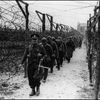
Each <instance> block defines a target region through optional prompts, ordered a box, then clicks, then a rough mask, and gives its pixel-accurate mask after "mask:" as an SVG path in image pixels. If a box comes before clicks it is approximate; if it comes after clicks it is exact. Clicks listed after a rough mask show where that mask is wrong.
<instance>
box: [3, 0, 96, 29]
mask: <svg viewBox="0 0 100 100" xmlns="http://www.w3.org/2000/svg"><path fill="white" fill-rule="evenodd" d="M24 1H25V0H24ZM6 2H7V1H6ZM26 2H27V3H29V11H31V15H32V12H33V13H35V10H38V11H40V12H42V13H47V14H50V15H52V16H53V18H54V19H53V20H54V22H57V23H61V24H65V25H69V26H72V27H74V28H77V23H79V22H80V23H86V22H87V20H88V19H89V14H92V15H93V9H94V6H95V5H97V1H39V0H36V1H26ZM10 3H11V2H10ZM15 3H16V2H15ZM3 7H6V5H4V6H3Z"/></svg>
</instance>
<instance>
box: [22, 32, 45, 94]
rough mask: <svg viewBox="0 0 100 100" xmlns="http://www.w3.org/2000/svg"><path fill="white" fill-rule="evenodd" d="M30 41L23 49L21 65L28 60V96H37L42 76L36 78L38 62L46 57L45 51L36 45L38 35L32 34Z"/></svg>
mask: <svg viewBox="0 0 100 100" xmlns="http://www.w3.org/2000/svg"><path fill="white" fill-rule="evenodd" d="M31 39H32V40H31V44H30V45H29V46H28V47H27V48H26V49H25V52H24V56H23V58H22V61H21V65H22V64H23V63H24V61H25V60H26V59H27V58H28V71H27V72H28V81H29V86H30V88H31V89H32V92H31V94H30V96H33V95H35V94H36V95H39V93H40V84H41V83H40V80H41V78H42V76H39V77H37V75H38V73H39V72H40V71H38V69H39V68H38V67H39V62H40V60H41V59H42V58H43V57H44V56H45V55H46V52H45V49H44V48H43V47H42V46H41V45H39V43H38V39H39V35H38V34H36V33H34V34H32V35H31ZM21 65H20V66H21ZM41 75H42V74H41Z"/></svg>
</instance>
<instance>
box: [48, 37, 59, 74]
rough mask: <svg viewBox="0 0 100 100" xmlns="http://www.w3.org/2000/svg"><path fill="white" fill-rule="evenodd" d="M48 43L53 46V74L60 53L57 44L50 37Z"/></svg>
mask: <svg viewBox="0 0 100 100" xmlns="http://www.w3.org/2000/svg"><path fill="white" fill-rule="evenodd" d="M47 41H48V44H50V45H51V46H52V49H53V54H52V58H51V63H50V64H51V65H50V66H51V73H53V67H54V64H55V59H56V58H58V57H59V52H58V47H57V45H56V43H55V42H54V41H53V40H52V38H51V37H50V36H48V37H47Z"/></svg>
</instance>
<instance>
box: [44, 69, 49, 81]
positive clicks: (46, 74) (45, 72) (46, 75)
mask: <svg viewBox="0 0 100 100" xmlns="http://www.w3.org/2000/svg"><path fill="white" fill-rule="evenodd" d="M47 77H48V69H46V68H44V77H43V82H46V79H47Z"/></svg>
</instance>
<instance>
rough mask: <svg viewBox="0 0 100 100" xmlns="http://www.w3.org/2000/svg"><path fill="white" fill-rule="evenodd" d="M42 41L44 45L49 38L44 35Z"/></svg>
mask: <svg viewBox="0 0 100 100" xmlns="http://www.w3.org/2000/svg"><path fill="white" fill-rule="evenodd" d="M41 42H42V44H43V45H45V44H46V43H47V39H46V38H45V37H43V38H42V39H41Z"/></svg>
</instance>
